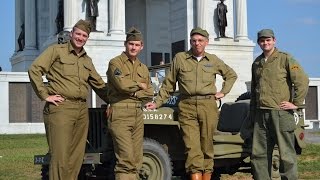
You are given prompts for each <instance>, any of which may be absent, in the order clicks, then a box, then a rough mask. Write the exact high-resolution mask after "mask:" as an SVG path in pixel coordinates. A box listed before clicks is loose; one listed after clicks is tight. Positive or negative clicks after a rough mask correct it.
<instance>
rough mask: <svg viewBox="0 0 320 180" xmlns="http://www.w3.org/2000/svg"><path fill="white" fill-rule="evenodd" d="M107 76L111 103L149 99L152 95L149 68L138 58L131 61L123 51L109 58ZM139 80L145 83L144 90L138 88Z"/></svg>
mask: <svg viewBox="0 0 320 180" xmlns="http://www.w3.org/2000/svg"><path fill="white" fill-rule="evenodd" d="M107 77H108V87H109V98H110V103H111V104H112V103H117V102H125V103H130V102H141V101H149V100H151V99H152V97H153V93H154V91H153V87H152V85H151V81H150V75H149V70H148V68H147V66H146V65H144V64H143V63H141V61H140V60H139V59H138V58H137V59H136V60H135V62H134V63H132V62H131V61H130V60H129V58H128V57H127V55H126V54H125V53H124V52H123V53H122V54H121V55H119V56H117V57H115V58H113V59H111V60H110V62H109V67H108V71H107ZM140 82H142V83H146V84H147V86H148V87H147V89H146V90H141V89H140V87H139V84H138V83H140ZM134 94H135V96H134Z"/></svg>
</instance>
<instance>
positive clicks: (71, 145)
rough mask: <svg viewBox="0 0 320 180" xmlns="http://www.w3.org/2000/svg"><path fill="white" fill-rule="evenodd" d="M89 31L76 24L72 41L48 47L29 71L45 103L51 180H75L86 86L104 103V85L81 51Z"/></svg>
mask: <svg viewBox="0 0 320 180" xmlns="http://www.w3.org/2000/svg"><path fill="white" fill-rule="evenodd" d="M90 30H91V28H90V23H89V22H86V21H83V20H79V21H78V22H77V23H76V24H75V26H74V27H73V29H72V32H71V34H70V36H71V40H70V41H68V42H67V43H65V44H54V45H52V46H50V47H48V48H47V49H46V50H45V51H44V52H43V53H42V54H41V55H40V56H39V57H38V58H37V59H36V60H35V61H34V62H33V63H32V65H31V66H30V69H29V71H28V73H29V78H30V81H31V85H32V87H33V89H34V91H35V93H36V94H37V95H38V96H39V98H40V99H41V100H44V101H46V104H45V107H44V111H43V113H44V122H45V127H46V135H47V140H48V145H49V152H50V154H51V160H50V168H49V179H50V180H58V179H59V180H75V179H77V176H78V173H79V171H80V168H81V165H82V161H83V157H84V152H85V145H86V139H87V132H88V105H87V103H86V99H87V97H88V93H89V86H91V87H92V88H93V89H94V90H95V92H96V93H97V94H98V95H99V96H100V97H101V98H102V99H103V100H105V101H107V91H106V86H105V82H104V81H103V80H102V78H101V77H100V76H99V74H98V73H97V72H96V70H95V68H94V66H93V63H92V60H91V58H90V57H89V56H88V55H87V53H86V51H85V50H84V48H83V46H84V45H85V43H86V41H87V39H88V37H89V33H90ZM43 75H46V78H47V80H48V83H47V84H45V83H43V81H42V76H43Z"/></svg>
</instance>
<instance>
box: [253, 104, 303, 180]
mask: <svg viewBox="0 0 320 180" xmlns="http://www.w3.org/2000/svg"><path fill="white" fill-rule="evenodd" d="M254 117H255V118H254V120H255V122H254V131H253V144H252V157H251V164H252V170H253V177H254V179H256V180H260V179H261V180H266V179H271V168H272V167H271V166H272V153H273V149H274V147H275V145H276V144H277V145H278V148H279V153H280V169H279V171H280V175H281V179H290V180H295V179H298V173H297V172H298V171H297V156H296V152H295V148H294V143H295V139H294V138H295V137H294V130H295V128H296V124H295V121H294V116H293V112H292V111H282V110H261V109H260V110H256V111H255V116H254Z"/></svg>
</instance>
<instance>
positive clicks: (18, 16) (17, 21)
mask: <svg viewBox="0 0 320 180" xmlns="http://www.w3.org/2000/svg"><path fill="white" fill-rule="evenodd" d="M22 6H23V3H21V0H16V1H15V51H18V50H19V45H18V38H19V35H20V33H21V25H22V23H23V21H21V8H23V7H22Z"/></svg>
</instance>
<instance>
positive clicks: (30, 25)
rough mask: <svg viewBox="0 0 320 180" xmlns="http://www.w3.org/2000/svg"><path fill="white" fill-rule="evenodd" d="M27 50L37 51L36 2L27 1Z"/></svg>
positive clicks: (32, 0)
mask: <svg viewBox="0 0 320 180" xmlns="http://www.w3.org/2000/svg"><path fill="white" fill-rule="evenodd" d="M24 5H25V34H26V35H25V47H24V49H25V50H34V49H37V47H36V46H37V41H36V35H37V28H36V19H37V17H36V1H35V0H25V3H24Z"/></svg>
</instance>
